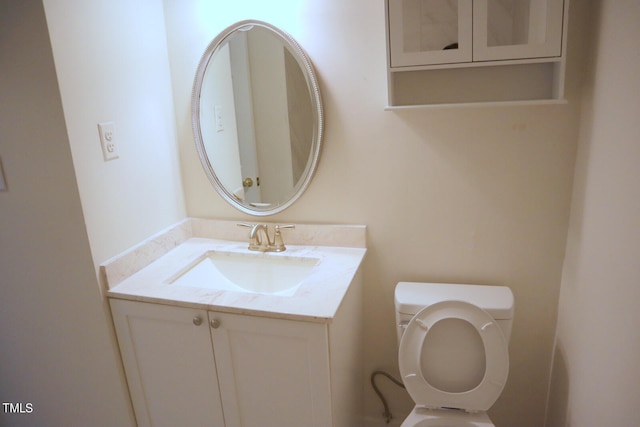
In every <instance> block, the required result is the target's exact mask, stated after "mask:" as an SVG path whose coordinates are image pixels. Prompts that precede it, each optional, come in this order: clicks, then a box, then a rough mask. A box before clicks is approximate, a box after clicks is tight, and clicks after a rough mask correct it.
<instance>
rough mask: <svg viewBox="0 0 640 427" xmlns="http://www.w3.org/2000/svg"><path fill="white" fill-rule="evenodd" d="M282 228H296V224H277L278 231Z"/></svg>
mask: <svg viewBox="0 0 640 427" xmlns="http://www.w3.org/2000/svg"><path fill="white" fill-rule="evenodd" d="M281 228H296V226H295V225H293V224H286V225H283V224H278V225H276V231H278V230H280V229H281Z"/></svg>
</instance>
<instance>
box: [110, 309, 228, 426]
mask: <svg viewBox="0 0 640 427" xmlns="http://www.w3.org/2000/svg"><path fill="white" fill-rule="evenodd" d="M110 303H111V311H112V313H113V321H114V324H115V328H116V333H117V335H118V343H119V345H120V353H121V355H122V360H123V363H124V368H125V372H126V375H127V382H128V384H129V391H130V393H131V400H132V402H133V407H134V411H135V415H136V420H137V422H138V426H213V427H224V418H223V415H222V406H221V402H220V394H219V391H218V382H217V381H218V380H217V376H216V366H215V360H214V357H213V351H212V349H211V335H210V333H209V328H208V324H207V313H206V311H203V310H195V309H188V308H182V307H170V306H164V305H159V304H148V303H141V302H134V301H125V300H117V299H111V300H110Z"/></svg>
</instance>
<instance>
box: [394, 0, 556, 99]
mask: <svg viewBox="0 0 640 427" xmlns="http://www.w3.org/2000/svg"><path fill="white" fill-rule="evenodd" d="M385 4H386V11H387V22H386V26H387V47H388V49H387V52H388V55H387V56H388V58H387V62H388V64H387V65H388V67H387V68H388V84H389V90H388V95H389V108H394V107H409V106H423V105H441V104H466V103H495V102H536V103H540V102H550V101H551V102H558V101H561V100H562V98H563V96H564V68H565V59H564V50H565V49H564V45H563V43H564V39H565V38H566V37H565V35H566V12H567V8H568V0H564V1H563V0H385Z"/></svg>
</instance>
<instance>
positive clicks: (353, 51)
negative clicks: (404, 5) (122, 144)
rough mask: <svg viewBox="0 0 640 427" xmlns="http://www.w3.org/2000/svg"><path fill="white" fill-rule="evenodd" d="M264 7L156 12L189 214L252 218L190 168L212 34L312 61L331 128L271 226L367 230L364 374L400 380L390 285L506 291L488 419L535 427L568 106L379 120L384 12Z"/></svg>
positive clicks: (549, 330)
mask: <svg viewBox="0 0 640 427" xmlns="http://www.w3.org/2000/svg"><path fill="white" fill-rule="evenodd" d="M265 3H266V2H250V1H246V0H245V1H234V2H233V3H231V2H228V3H226V4H225V7H224V8H219V9H218V8H215V7H211V6H209V7H207V6H206V5H207V4H210V2H206V1H198V0H193V1H189V2H185V1H183V0H165V16H166V17H167V29H168V30H167V32H168V40H169V53H170V58H171V71H172V78H173V84H174V99H175V105H176V115H177V117H178V137H179V145H180V155H181V165H182V177H183V183H184V191H185V198H186V203H187V212H188V214H189V215H190V216H203V217H215V218H230V219H238V220H245V221H246V220H250V219H251V218H250V217H248V216H246V215H244V214H242V213H239V212H238V211H236V210H235V209H233V208H231V207H229V206H228V205H226V203H225V202H224V201H223V200H222V199H221V198H220V197H219V196H218V195H217V194H216V193H215V192H214V191H213V189H212V188H211V186H210V185H209V184H208V182H207V180H206V177H205V175H204V173H203V172H202V170H201V169H200V165H199V162H198V160H197V157H196V153H195V149H194V147H193V143H192V136H191V130H190V128H189V96H190V89H191V83H192V78H193V70H194V69H195V67H196V65H197V62H198V59H199V57H200V55H201V54H202V52H203V51H204V49H205V47H206V46H207V44H208V43H209V41H210V40H211V39H212V38H213V37H214V36H215V35H216V33H217V32H219V31H220V30H221V29H223V28H224V27H225V26H227V25H230V24H231V23H233V22H235V21H237V20H240V19H246V18H248V17H252V18H256V19H262V20H266V21H269V22H271V23H273V24H275V25H277V26H279V27H280V28H282V29H283V30H285V31H288V32H289V33H291V34H292V35H293V36H294V37H295V38H296V39H297V40H298V41H299V42H300V43H301V45H302V46H304V47H305V49H306V50H307V52H308V53H309V55H310V57H311V59H312V61H313V62H314V64H315V66H316V68H317V72H318V74H319V77H320V80H321V81H320V83H321V89H322V91H323V96H324V107H325V112H326V123H327V125H326V140H325V145H324V148H323V152H322V157H321V159H320V165H319V169H318V172H317V175H316V177H315V179H314V181H313V183H312V184H311V186H310V188H309V189H308V190H307V192H306V193H305V194H304V196H303V197H302V198H301V199H300V200H299V201H298V202H297V203H296V204H295V205H294V206H292V207H291V208H289V209H288V210H286V211H284V212H282V213H281V214H278V215H276V216H274V217H272V218H270V219H271V220H273V221H279V222H297V221H299V222H328V223H362V224H366V225H367V226H368V239H369V241H368V244H369V248H370V251H369V253H368V256H367V259H366V261H365V265H364V279H365V287H364V292H365V312H366V318H365V324H366V337H365V338H366V346H367V347H366V354H367V359H366V361H365V369H366V370H367V372H371V371H372V370H373V369H376V368H382V369H386V370H388V371H391V372H396V371H397V368H396V366H397V360H396V352H397V347H396V341H395V328H394V311H393V310H394V309H393V289H394V286H395V284H396V283H397V282H398V281H401V280H414V281H445V282H468V283H482V284H495V285H508V286H511V288H512V289H513V291H514V293H515V296H516V318H515V324H514V330H513V336H512V342H511V358H512V359H511V374H510V379H509V383H508V385H507V387H506V390H505V392H504V394H503V396H502V397H501V398H500V400H499V401H498V403H497V404H496V405H495V407H494V408H493V409H492V410H491V415H492V417H493V419H494V420H495V421H496V423H497V424H498V425H502V426H506V425H518V426H540V425H542V424H543V420H544V412H545V402H546V393H547V384H548V378H549V371H550V360H551V354H552V344H553V338H554V326H555V323H556V306H557V298H558V292H559V285H560V276H561V268H562V260H563V256H564V246H565V237H566V230H567V224H568V215H569V202H570V194H571V193H570V190H571V183H572V178H573V162H574V155H575V145H576V140H577V137H576V131H577V127H578V124H577V123H578V115H577V105H576V103H575V102H573V103H571V104H569V105H557V106H541V107H509V108H507V107H505V108H460V109H455V108H453V109H446V108H445V109H438V110H415V111H403V112H389V111H384V110H383V108H384V106H385V105H386V99H385V96H386V75H385V64H386V62H385V35H384V7H383V2H382V1H377V2H371V1H370V0H352V1H326V0H309V1H294V0H290V1H281V2H278V7H273V4H272V3H270V4H269V6H267V5H266V4H265ZM247 10H251V13H250V14H248V13H247V12H246V11H247ZM287 12H288V13H287ZM569 86H570V88H572V90H573V89H574V86H575V85H574V84H573V83H570V84H569ZM570 95H571V96H574V95H575V93H570ZM574 98H575V96H574ZM574 100H575V99H574ZM365 387H366V393H367V395H366V397H367V399H366V415H367V417H369V418H375V419H376V420H378V421H381V420H382V419H381V416H380V414H381V412H382V408H381V405H380V404H379V402H378V401H377V400H376V398H375V396H374V394H373V393H372V390H371V388H370V386H369V385H368V384H366V385H365ZM386 390H387V394H388V395H389V397H390V398H391V409H392V412H393V413H394V415H395V418H396V419H395V421H396V422H399V421H400V420H401V417H402V416H404V415H405V414H406V413H407V412H408V411H409V409H410V407H411V406H410V405H411V401H410V400H409V398H408V397H406V395H405V394H404V392H402V391H399V390H398V389H395V388H393V386H390V387H386Z"/></svg>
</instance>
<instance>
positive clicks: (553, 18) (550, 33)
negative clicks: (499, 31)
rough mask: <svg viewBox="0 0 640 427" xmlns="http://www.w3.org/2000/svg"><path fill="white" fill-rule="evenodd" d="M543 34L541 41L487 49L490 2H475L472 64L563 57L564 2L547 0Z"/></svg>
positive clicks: (484, 0) (482, 0) (487, 0)
mask: <svg viewBox="0 0 640 427" xmlns="http://www.w3.org/2000/svg"><path fill="white" fill-rule="evenodd" d="M546 1H547V10H546V26H545V27H546V31H545V36H544V42H542V43H531V44H520V45H505V46H488V43H487V40H488V38H487V34H488V26H489V25H488V24H489V16H488V11H489V0H474V4H473V61H474V62H481V61H500V60H510V59H533V58H552V57H560V56H561V55H562V26H563V20H564V17H563V15H564V0H546Z"/></svg>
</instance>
